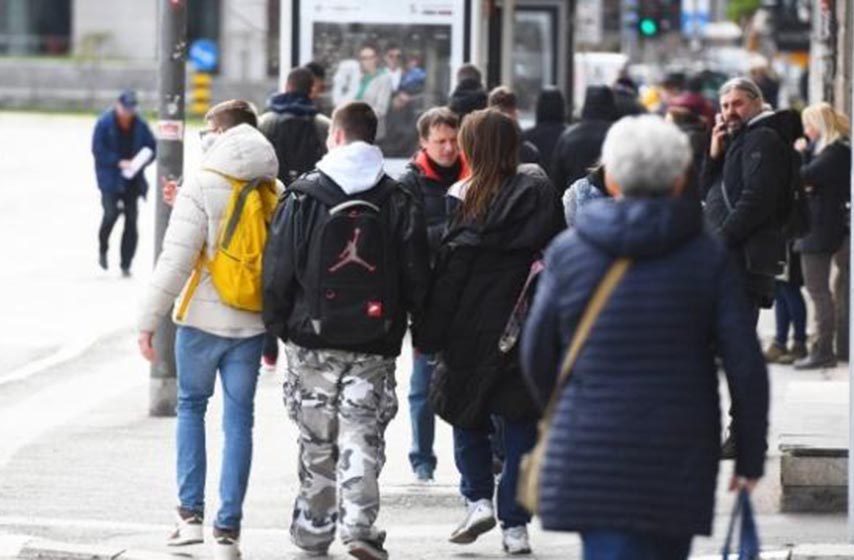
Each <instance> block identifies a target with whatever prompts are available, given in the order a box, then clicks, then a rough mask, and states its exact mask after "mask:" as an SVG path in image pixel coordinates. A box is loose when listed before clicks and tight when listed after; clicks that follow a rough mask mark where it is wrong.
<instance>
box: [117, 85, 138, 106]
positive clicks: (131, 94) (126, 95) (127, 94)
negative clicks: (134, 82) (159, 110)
mask: <svg viewBox="0 0 854 560" xmlns="http://www.w3.org/2000/svg"><path fill="white" fill-rule="evenodd" d="M119 103H120V104H121V106H122V107H124V108H125V109H129V110H131V111H135V110H136V108H137V106H138V105H139V101H137V99H136V92H135V91H134V90H132V89H126V90H124V91H123V92H122V93H121V94H120V95H119Z"/></svg>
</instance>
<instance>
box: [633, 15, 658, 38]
mask: <svg viewBox="0 0 854 560" xmlns="http://www.w3.org/2000/svg"><path fill="white" fill-rule="evenodd" d="M660 30H661V26H660V25H659V23H658V20H657V19H656V18H653V17H641V18H640V19H639V20H638V31H640V34H641V35H642V36H644V37H655V36H656V35H658V32H659V31H660Z"/></svg>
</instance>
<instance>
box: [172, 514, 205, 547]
mask: <svg viewBox="0 0 854 560" xmlns="http://www.w3.org/2000/svg"><path fill="white" fill-rule="evenodd" d="M175 517H176V520H175V530H174V531H173V532H172V534H171V535H169V539H168V540H167V541H166V544H167V545H169V546H185V545H188V544H198V543H200V542H204V540H205V539H204V535H203V534H202V523H203V520H202V516H201V515H192V516H190V517H186V518H185V517H182V516H181V512H180V511H179V512H177V513H176V514H175Z"/></svg>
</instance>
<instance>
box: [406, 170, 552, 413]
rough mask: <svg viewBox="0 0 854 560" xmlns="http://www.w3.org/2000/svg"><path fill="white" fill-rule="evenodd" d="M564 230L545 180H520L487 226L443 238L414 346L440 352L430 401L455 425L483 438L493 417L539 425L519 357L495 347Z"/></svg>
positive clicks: (505, 192)
mask: <svg viewBox="0 0 854 560" xmlns="http://www.w3.org/2000/svg"><path fill="white" fill-rule="evenodd" d="M561 222H562V220H561V217H560V210H559V207H558V203H557V199H556V197H555V195H554V190H553V189H552V187H551V185H550V184H549V182H548V180H546V179H545V178H540V177H534V176H532V175H529V174H526V173H518V174H516V175H515V176H514V177H512V178H510V179H508V180H507V181H506V182H505V184H504V185H502V187H501V190H500V192H499V194H498V195H497V197H496V199H495V200H494V201H493V203H492V205H491V207H490V209H489V211H488V213H487V215H486V216H485V218H483V219H482V220H480V221H479V222H478V223H455V224H454V225H453V226H452V227H451V229H450V230H449V232H448V234H447V236H446V237H445V239H444V241H443V243H442V247H441V249H440V252H439V257H438V260H437V263H436V268H435V270H434V273H433V284H432V288H431V290H430V296H429V298H428V304H427V310H426V313H425V319H424V322H423V324H422V325H421V328H420V329H419V331H418V332H419V334H420V337H419V340H417V341H416V343H417V346H418V348H420V349H421V350H423V351H425V352H430V353H433V352H441V356H440V362H439V366H438V368H437V370H436V372H435V373H434V375H433V384H432V387H431V391H430V393H431V395H430V399H431V402H432V403H433V406H434V408H435V410H436V412H437V414H439V415H440V416H441V417H442V418H444V419H445V420H446V421H448V422H449V423H451V424H452V425H454V426H458V427H462V428H468V429H479V430H486V429H488V427H489V425H490V422H489V415H490V414H491V413H494V414H499V415H502V416H504V417H506V418H508V419H510V420H516V421H521V420H528V419H534V418H536V417H537V415H538V413H539V411H538V409H537V408H536V406H534V403H533V401H531V399H530V397H529V395H528V393H527V391H526V389H525V385H524V382H523V381H522V375H521V372H520V370H519V365H518V355H517V350H516V349H514V350H512V351H511V352H509V353H507V354H502V353H500V352H499V349H498V340H499V338H500V336H501V333H502V332H503V330H504V327H505V326H506V324H507V321H508V319H509V318H510V314H511V311H512V309H513V307H514V305H515V304H516V301H517V299H518V298H519V295H520V293H521V292H522V288H523V286H524V284H525V280H526V278H527V276H528V273H529V270H530V267H531V264H532V263H533V262H534V261H535V260H536V258H537V257H538V255H539V254H540V252H541V251H542V250H543V249H544V248H545V246H546V245H547V244H548V242H549V241H550V240H551V239H552V238H553V237H554V236H555V235H556V234H557V233H558V232H559V231H560V229H561V226H562V224H561Z"/></svg>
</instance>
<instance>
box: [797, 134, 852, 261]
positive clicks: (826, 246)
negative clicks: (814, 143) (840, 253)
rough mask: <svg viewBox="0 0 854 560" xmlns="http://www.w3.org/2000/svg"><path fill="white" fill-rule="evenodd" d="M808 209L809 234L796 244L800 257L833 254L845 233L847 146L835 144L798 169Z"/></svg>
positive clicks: (849, 164) (849, 178) (848, 150)
mask: <svg viewBox="0 0 854 560" xmlns="http://www.w3.org/2000/svg"><path fill="white" fill-rule="evenodd" d="M801 177H802V178H803V180H804V185H806V188H807V202H808V203H809V208H810V232H809V234H808V235H807V236H806V237H804V238H803V239H801V240H799V241H798V243H797V244H796V249H797V250H798V251H800V252H801V253H835V252H836V251H837V250H839V247H840V246H841V245H842V241H843V239H844V238H845V235H846V234H847V233H848V227H847V224H848V210H847V208H846V203H847V202H848V201H849V200H850V199H851V191H850V181H851V144H850V143H849V142H848V141H847V140H845V141H842V140H840V141H836V142H834V143H832V144H830V145H829V146H827V147H826V148H825V149H824V150H822V151H821V153H819V154H818V155H817V156H815V157H814V158H812V161H809V162H808V163H806V164H805V165H804V166H803V167H801Z"/></svg>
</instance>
